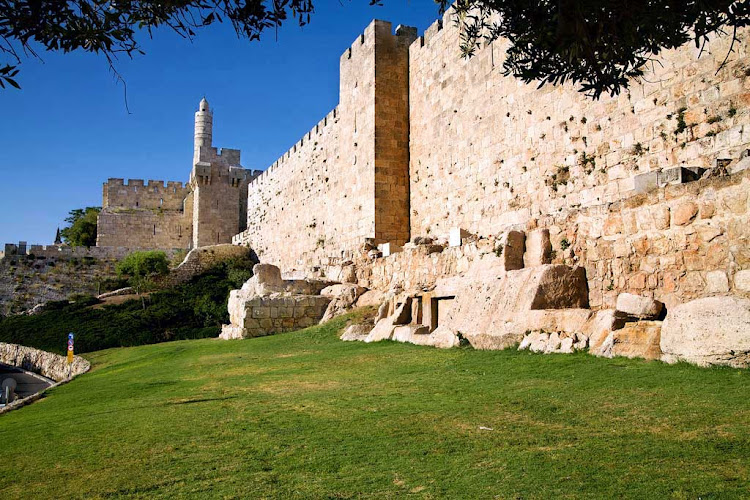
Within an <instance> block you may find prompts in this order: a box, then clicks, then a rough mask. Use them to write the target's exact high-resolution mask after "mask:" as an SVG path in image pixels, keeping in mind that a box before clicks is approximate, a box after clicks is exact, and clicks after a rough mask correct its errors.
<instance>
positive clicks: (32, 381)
mask: <svg viewBox="0 0 750 500" xmlns="http://www.w3.org/2000/svg"><path fill="white" fill-rule="evenodd" d="M6 378H14V379H16V383H17V384H18V385H17V386H16V394H17V395H18V399H21V398H25V397H27V396H31V395H32V394H36V393H37V392H39V391H43V390H44V389H46V388H47V387H49V386H51V385H52V384H54V383H55V382H54V381H53V380H50V379H48V378H46V377H42V376H41V375H36V374H34V373H29V372H27V371H24V370H21V369H20V368H16V367H15V366H9V365H4V364H2V363H0V384H2V381H3V380H5V379H6Z"/></svg>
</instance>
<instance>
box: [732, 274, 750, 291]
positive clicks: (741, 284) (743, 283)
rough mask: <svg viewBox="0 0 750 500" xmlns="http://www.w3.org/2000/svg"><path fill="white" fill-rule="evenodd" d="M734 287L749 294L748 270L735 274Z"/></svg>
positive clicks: (749, 280)
mask: <svg viewBox="0 0 750 500" xmlns="http://www.w3.org/2000/svg"><path fill="white" fill-rule="evenodd" d="M734 286H735V288H736V289H737V290H740V291H742V292H750V269H747V270H744V271H737V272H736V273H735V275H734Z"/></svg>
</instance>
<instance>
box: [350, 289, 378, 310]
mask: <svg viewBox="0 0 750 500" xmlns="http://www.w3.org/2000/svg"><path fill="white" fill-rule="evenodd" d="M383 297H384V294H383V292H381V291H380V290H367V291H366V292H364V293H363V294H362V295H360V296H359V298H358V299H357V304H356V305H357V307H366V306H379V305H380V304H382V303H383Z"/></svg>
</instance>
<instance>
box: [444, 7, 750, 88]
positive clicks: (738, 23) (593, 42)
mask: <svg viewBox="0 0 750 500" xmlns="http://www.w3.org/2000/svg"><path fill="white" fill-rule="evenodd" d="M438 2H439V3H440V6H441V11H443V12H444V11H445V10H446V9H447V8H448V7H449V6H450V3H451V2H449V1H448V0H438ZM453 7H454V9H455V13H454V14H455V15H454V19H455V22H456V23H458V24H459V25H460V27H461V53H462V55H464V56H466V57H470V56H472V55H474V53H475V52H476V50H477V49H478V48H480V47H481V46H482V44H489V43H492V42H493V41H495V40H498V39H501V38H502V39H506V40H507V41H508V43H509V45H508V47H507V52H506V59H505V61H504V62H503V70H504V72H505V74H506V75H513V76H515V77H517V78H519V79H521V80H522V81H524V82H526V83H530V82H538V83H539V86H540V87H542V86H543V85H545V84H548V83H551V84H559V83H563V82H566V81H570V82H572V83H574V84H577V86H578V88H579V90H580V91H581V92H584V93H586V94H587V95H590V96H592V97H594V98H599V97H600V96H601V95H602V94H603V93H608V94H611V95H617V94H619V93H620V92H621V91H622V90H623V89H626V88H627V87H628V82H629V80H630V79H631V78H636V77H639V76H641V75H643V71H644V66H645V65H646V63H648V62H649V61H652V60H653V59H654V56H656V55H658V54H659V53H660V52H661V51H662V50H665V49H672V48H676V47H679V46H681V45H683V44H685V43H686V42H688V41H690V40H692V41H693V42H694V43H695V45H696V47H698V48H702V47H704V46H705V44H706V42H707V41H708V40H709V37H711V36H713V35H715V34H717V33H718V34H727V35H728V36H732V48H730V52H731V51H733V50H734V49H735V42H737V29H738V28H741V27H744V26H747V25H748V24H750V2H749V1H748V0H533V1H530V0H457V1H456V3H455V4H454V6H453ZM726 55H727V57H728V56H729V54H726ZM724 62H726V59H725V60H724ZM657 64H658V63H657Z"/></svg>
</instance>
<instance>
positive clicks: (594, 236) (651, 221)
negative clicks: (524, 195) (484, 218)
mask: <svg viewBox="0 0 750 500" xmlns="http://www.w3.org/2000/svg"><path fill="white" fill-rule="evenodd" d="M518 227H519V228H521V229H523V230H524V231H525V232H526V234H527V238H526V243H525V244H526V246H527V247H528V246H529V245H531V244H532V243H531V242H530V240H529V235H530V234H532V233H534V232H538V231H540V230H545V229H546V230H547V231H549V238H550V244H551V252H550V253H549V262H550V263H554V264H568V265H580V266H583V267H584V268H585V269H586V278H587V281H588V291H589V302H590V305H591V307H592V308H594V309H603V308H614V307H615V303H616V300H617V296H618V295H619V294H620V293H623V292H627V293H633V294H636V295H641V296H647V297H653V298H655V299H657V300H659V301H661V302H663V303H664V304H665V305H666V306H667V308H668V309H669V308H671V307H673V306H675V305H677V304H679V303H684V302H687V301H690V300H693V299H696V298H700V297H707V296H713V295H726V294H732V295H736V296H740V297H746V298H750V170H744V171H741V172H738V173H735V174H732V175H728V176H725V177H717V178H708V179H703V180H698V181H695V182H691V183H686V184H679V185H667V186H664V187H661V188H657V189H655V190H652V191H650V192H648V193H644V194H640V195H635V196H632V197H631V198H629V199H627V200H624V201H621V202H618V203H614V204H609V205H602V206H596V207H589V208H577V209H572V210H563V211H561V212H558V213H555V214H552V215H549V216H546V217H542V218H540V219H538V220H534V221H533V223H532V224H527V225H520V226H518ZM445 244H446V243H445V241H443V242H442V244H441V245H437V244H424V245H416V246H411V245H410V246H407V247H406V248H404V250H403V251H400V252H397V253H394V254H392V255H389V256H387V257H383V258H377V259H375V260H373V261H371V262H362V261H360V262H358V266H357V278H358V282H359V284H360V285H362V286H365V287H368V288H375V289H380V290H388V289H394V288H401V289H404V290H421V289H430V288H432V287H434V286H435V285H436V283H437V282H438V280H440V279H441V278H450V277H455V276H460V275H462V274H464V273H466V272H467V271H468V270H469V268H470V266H471V264H472V263H473V262H474V261H476V260H477V259H479V258H481V257H482V256H483V255H486V254H490V253H494V252H496V251H498V249H499V248H501V247H498V246H496V244H495V242H494V241H493V239H489V238H486V237H485V238H481V239H477V238H476V237H473V236H472V237H469V238H466V239H465V240H464V244H462V245H460V246H454V247H446V246H445Z"/></svg>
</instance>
